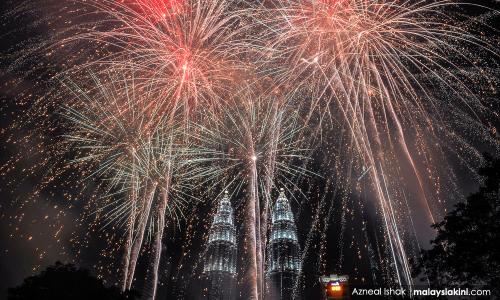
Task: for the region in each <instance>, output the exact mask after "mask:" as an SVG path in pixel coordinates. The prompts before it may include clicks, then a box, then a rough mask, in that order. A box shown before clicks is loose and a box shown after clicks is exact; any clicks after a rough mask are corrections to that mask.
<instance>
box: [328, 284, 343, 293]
mask: <svg viewBox="0 0 500 300" xmlns="http://www.w3.org/2000/svg"><path fill="white" fill-rule="evenodd" d="M330 290H331V291H332V292H341V291H342V287H341V286H340V285H332V286H331V287H330Z"/></svg>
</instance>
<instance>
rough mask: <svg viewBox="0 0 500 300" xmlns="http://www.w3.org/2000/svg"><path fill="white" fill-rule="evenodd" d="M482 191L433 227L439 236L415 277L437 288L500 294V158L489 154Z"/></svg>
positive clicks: (425, 251) (483, 173)
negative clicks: (474, 288)
mask: <svg viewBox="0 0 500 300" xmlns="http://www.w3.org/2000/svg"><path fill="white" fill-rule="evenodd" d="M485 161H486V163H485V164H484V166H483V167H482V168H481V169H480V170H479V175H481V176H482V177H483V183H482V184H481V186H480V187H479V190H478V191H477V192H475V193H473V194H471V195H470V196H468V197H467V201H466V203H462V202H460V203H458V204H457V205H455V207H454V209H453V210H451V211H450V212H449V213H448V214H447V215H446V216H445V218H444V220H443V221H441V222H439V223H436V224H434V225H432V227H433V228H435V229H437V236H436V238H435V239H434V240H432V241H431V245H432V248H431V249H429V250H423V251H422V260H421V261H420V263H419V264H418V265H417V266H416V272H415V276H418V275H424V276H423V277H424V280H425V279H428V280H429V282H430V284H431V286H433V287H445V286H454V287H471V286H473V285H486V286H488V287H489V288H492V289H493V290H495V291H500V159H498V158H496V159H495V158H493V157H491V156H489V155H485Z"/></svg>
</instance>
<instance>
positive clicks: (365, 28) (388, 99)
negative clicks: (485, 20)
mask: <svg viewBox="0 0 500 300" xmlns="http://www.w3.org/2000/svg"><path fill="white" fill-rule="evenodd" d="M454 5H455V4H454V3H453V2H450V1H438V2H426V1H421V2H416V3H411V2H403V3H399V2H396V1H377V0H368V1H364V0H363V1H360V0H359V1H358V0H346V1H310V0H296V1H287V2H286V3H282V2H276V1H275V2H273V5H271V8H268V7H266V8H259V9H257V11H258V12H257V15H258V16H257V17H256V18H257V22H256V23H258V24H259V25H258V26H262V27H264V28H265V29H264V31H265V32H266V36H265V37H264V38H263V39H262V40H264V41H265V43H264V45H263V46H262V48H263V49H269V50H268V51H267V52H264V53H265V54H264V55H263V56H262V59H261V61H262V64H263V65H264V67H263V73H264V74H267V75H269V76H271V77H273V78H274V79H275V82H276V84H277V85H278V86H282V87H285V88H288V87H289V86H290V85H292V86H293V87H294V88H293V90H294V91H295V90H297V89H304V90H305V91H307V92H309V93H310V94H312V95H314V96H313V97H312V98H313V99H311V100H310V101H309V106H310V114H309V115H310V116H312V115H313V112H314V110H319V112H318V113H317V114H318V115H319V116H320V117H323V116H328V115H329V116H330V119H332V122H331V123H332V124H333V125H332V126H335V123H336V122H339V121H338V120H342V121H341V123H343V124H344V125H346V126H347V128H348V129H349V130H348V134H349V135H350V139H351V140H352V141H353V142H354V145H353V146H352V148H354V151H353V152H354V158H355V159H356V160H358V161H359V162H356V164H357V165H364V166H375V165H377V164H379V163H380V164H382V165H381V166H380V168H373V169H372V170H371V172H370V173H371V174H370V176H369V179H370V181H371V185H370V186H371V188H373V189H374V190H375V192H376V195H377V198H378V203H379V204H380V205H381V206H382V205H384V207H383V208H384V210H383V216H382V217H383V219H385V220H386V221H387V222H385V224H386V225H385V226H386V230H387V232H388V234H389V237H390V240H389V244H390V245H389V246H391V247H392V248H393V250H394V251H393V253H394V255H393V256H397V258H396V257H395V260H397V261H398V263H400V264H401V266H402V267H403V269H402V274H403V277H405V281H407V283H409V284H410V283H411V280H410V276H409V275H408V274H409V271H408V267H407V259H406V252H405V251H404V245H403V242H402V237H400V234H399V230H401V229H398V227H399V226H402V225H401V224H400V223H401V221H400V220H399V219H396V218H394V217H390V216H391V214H396V211H398V213H397V214H398V215H400V212H403V211H400V210H402V209H404V208H402V207H400V205H398V207H394V206H393V205H392V201H391V200H388V199H390V198H391V196H390V193H392V192H394V191H397V190H398V189H400V188H402V187H391V189H392V191H391V192H389V190H388V187H387V186H386V188H387V190H386V191H385V192H384V190H385V189H384V188H383V183H382V182H381V180H380V179H379V177H380V176H381V174H384V176H388V177H389V178H390V179H391V180H392V179H393V178H398V177H400V176H399V174H398V171H397V168H394V169H395V170H396V171H394V170H392V169H390V168H389V167H388V166H389V157H392V158H396V159H398V160H399V164H406V163H407V164H409V166H410V169H411V170H412V173H413V178H414V179H415V181H416V183H417V186H418V191H419V195H418V197H417V198H418V199H420V201H421V206H422V207H423V209H424V210H425V214H426V216H427V218H428V220H429V223H432V222H434V215H435V214H439V211H437V210H436V209H437V208H436V207H435V209H434V211H433V209H432V208H433V207H434V205H433V204H432V203H431V201H432V200H433V199H434V197H435V195H428V194H427V193H426V185H427V184H428V182H427V181H426V180H424V179H425V178H424V177H423V176H422V174H421V172H420V171H419V166H417V164H416V157H413V155H412V152H413V149H410V146H412V147H414V148H417V149H419V152H420V153H424V154H423V155H426V156H430V154H431V153H430V149H429V148H422V147H421V145H423V143H422V142H421V141H420V143H418V144H417V143H413V144H409V143H408V141H409V140H411V139H409V138H408V135H409V133H410V132H416V135H417V136H419V137H423V136H425V137H426V139H429V140H433V141H437V142H439V135H437V132H436V131H435V130H434V128H438V127H444V125H443V120H442V118H441V115H440V114H441V112H440V110H441V109H443V108H444V107H447V108H446V109H447V110H451V111H457V112H460V115H464V114H466V115H467V114H468V115H470V116H471V118H477V117H478V113H480V112H483V111H487V108H486V105H485V104H483V103H481V101H479V99H478V96H477V95H476V94H474V93H473V92H472V90H471V89H470V88H469V87H468V86H467V83H468V82H467V80H463V79H462V78H461V77H460V76H459V74H460V72H461V70H462V69H464V68H467V66H471V65H472V68H473V69H474V68H475V69H476V70H477V71H478V72H479V69H478V68H477V67H474V66H473V61H474V59H473V58H477V56H474V55H473V54H472V53H469V52H464V49H471V48H472V49H474V48H480V49H482V50H484V51H485V52H487V53H489V54H491V55H495V56H498V53H497V51H496V50H494V49H493V47H492V46H490V45H489V44H488V42H487V41H486V40H482V39H481V38H480V37H478V36H475V35H473V34H469V33H468V32H467V31H466V30H464V29H462V28H460V27H458V26H455V25H454V24H456V22H454V20H453V19H452V18H451V17H450V15H449V14H448V13H447V12H445V10H447V9H449V10H452V9H453V8H454ZM266 29H268V30H266ZM259 42H261V40H258V41H256V43H257V44H258V43H259ZM464 46H465V47H464ZM466 51H467V50H466ZM451 58H453V61H452V59H451ZM440 73H441V75H440ZM418 74H431V75H432V76H433V80H434V81H437V82H440V83H441V84H442V86H444V87H445V88H446V89H447V90H448V91H449V93H450V94H451V95H454V96H455V97H456V98H457V100H456V101H455V102H454V103H450V104H449V105H448V106H441V105H442V103H441V102H440V101H439V100H440V99H439V97H438V96H437V95H436V93H433V90H432V83H431V81H430V80H423V79H422V78H417V77H418ZM485 76H486V75H485ZM460 92H463V93H460ZM302 100H303V99H298V101H302ZM325 110H328V113H325ZM308 119H309V118H308ZM310 120H312V119H310ZM319 123H323V122H322V121H319ZM480 128H483V129H484V128H485V126H484V125H480ZM456 140H457V141H459V137H458V138H457V139H456ZM462 141H463V143H462V144H461V145H460V146H459V147H458V149H461V148H465V149H470V148H471V144H469V142H468V141H466V140H462ZM417 142H418V141H417ZM491 146H492V147H493V148H494V149H498V146H499V145H498V142H496V141H491ZM347 152H349V151H347ZM460 152H463V151H457V153H459V154H458V155H459V156H460V155H461V153H460ZM396 153H402V157H401V158H398V156H396ZM342 160H343V161H349V160H350V158H349V157H343V158H342ZM425 167H426V169H431V167H427V166H425ZM394 173H395V174H394ZM399 186H400V185H399ZM438 192H439V191H438ZM388 201H389V202H388ZM384 211H385V212H384ZM387 214H388V215H387ZM408 214H409V211H406V213H405V215H408ZM391 228H392V229H391ZM395 267H397V264H395ZM397 273H398V274H399V271H397ZM399 283H400V284H401V280H399Z"/></svg>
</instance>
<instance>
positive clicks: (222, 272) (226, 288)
mask: <svg viewBox="0 0 500 300" xmlns="http://www.w3.org/2000/svg"><path fill="white" fill-rule="evenodd" d="M271 222H272V225H271V232H270V233H269V241H268V243H267V245H268V246H267V249H266V251H267V263H266V266H267V268H266V293H265V296H266V297H265V298H266V299H283V300H286V299H292V293H293V288H294V284H295V281H296V278H297V276H298V273H299V270H300V267H301V266H300V250H299V243H298V239H297V228H296V226H295V221H294V218H293V213H292V210H291V208H290V203H289V202H288V199H287V198H286V197H285V192H284V190H283V189H281V191H280V195H279V197H278V199H277V200H276V203H275V204H274V208H273V211H272V214H271ZM236 249H237V245H236V229H235V226H234V216H233V208H232V207H231V202H230V201H229V196H228V194H227V192H226V193H225V195H224V197H223V198H222V199H221V201H220V202H219V206H218V208H217V213H216V214H215V217H214V220H213V223H212V226H211V228H210V233H209V238H208V246H207V251H206V254H205V264H204V269H203V273H204V275H205V278H206V280H207V282H208V284H207V287H206V296H207V297H208V299H209V300H212V299H219V300H230V299H235V298H236V297H237V296H238V295H236V289H235V284H236V261H237V259H236V258H237V256H236Z"/></svg>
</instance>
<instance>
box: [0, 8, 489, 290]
mask: <svg viewBox="0 0 500 300" xmlns="http://www.w3.org/2000/svg"><path fill="white" fill-rule="evenodd" d="M18 3H21V2H20V1H1V3H0V12H1V13H0V15H3V16H4V17H3V18H1V19H0V20H1V24H0V25H1V27H0V51H1V53H2V54H4V55H3V57H2V59H1V64H0V84H1V86H0V100H1V108H0V130H2V132H1V134H0V138H1V140H0V143H1V145H0V147H1V148H0V165H4V166H5V165H6V164H7V162H8V161H9V159H11V158H12V157H14V156H16V154H17V153H19V151H21V153H22V151H24V150H23V149H26V147H28V148H29V140H26V141H25V142H23V143H21V145H15V144H13V142H12V141H13V140H12V139H10V137H11V136H14V137H16V136H25V135H27V134H28V133H27V131H26V129H24V128H16V129H15V130H14V131H12V130H11V129H12V124H13V122H14V118H15V117H14V116H16V115H18V112H19V111H20V110H19V107H18V106H17V105H16V104H15V99H16V98H17V97H18V96H19V94H21V93H26V92H27V91H29V92H33V93H34V94H36V93H43V92H42V91H40V90H35V91H34V90H33V87H37V88H39V87H40V85H37V83H35V81H38V80H40V78H41V80H43V79H44V78H45V79H46V75H44V74H38V73H36V74H32V75H29V76H23V74H24V73H25V72H26V71H28V70H30V65H29V63H28V64H26V65H22V66H17V68H16V70H12V69H10V68H9V64H10V63H11V61H9V59H10V58H11V56H8V55H7V54H11V53H13V51H12V49H20V48H22V44H23V43H25V42H27V41H29V42H33V41H36V39H41V40H43V39H44V37H45V36H46V35H47V28H46V27H45V26H43V25H39V24H37V25H33V26H32V25H30V24H36V23H37V22H36V21H37V18H38V16H37V15H36V14H26V15H22V17H20V18H12V15H10V14H9V12H11V11H12V9H13V8H14V7H15V5H16V4H18ZM478 3H479V1H478ZM480 3H481V4H484V5H491V6H493V7H496V8H497V9H498V8H499V7H498V2H496V1H486V3H485V2H483V1H481V2H480ZM39 8H40V10H41V11H42V12H43V9H44V7H43V2H40V6H39ZM479 12H480V9H476V8H469V9H468V10H466V11H464V13H466V14H477V13H479ZM496 20H498V17H497V18H496ZM497 23H498V22H497ZM487 34H492V35H495V33H492V32H489V33H487ZM20 45H21V46H20ZM14 52H16V51H14ZM43 59H44V58H43V57H38V58H35V59H34V60H31V61H36V60H43ZM21 78H22V79H21ZM42 86H43V85H42ZM495 109H498V108H495ZM497 112H498V110H497ZM34 126H36V125H34ZM497 128H498V127H497ZM328 146H330V145H328V143H327V144H326V145H323V146H322V147H324V148H323V149H325V148H328ZM319 153H320V154H318V152H316V153H315V154H314V155H315V156H314V160H313V163H312V164H311V166H309V167H310V168H312V169H313V170H315V171H318V172H319V171H321V170H324V169H325V168H328V163H332V162H328V163H326V164H325V161H324V160H323V159H322V158H321V151H320V152H319ZM20 157H21V158H22V159H21V160H20V161H18V162H17V163H16V164H15V165H14V166H15V169H14V170H10V171H9V172H8V173H6V172H3V173H2V174H1V175H3V179H2V180H1V181H0V298H2V297H3V296H4V295H5V294H4V292H5V290H6V288H7V287H12V286H15V285H17V284H19V283H20V282H21V281H22V279H23V278H25V277H27V276H28V275H31V274H33V272H38V271H40V270H41V269H43V267H45V266H47V265H49V264H53V263H54V262H55V261H57V260H61V261H64V262H73V263H76V264H78V265H79V266H83V267H86V268H89V269H91V270H92V271H93V272H94V273H95V274H100V275H103V276H104V278H105V279H106V280H107V282H108V283H110V284H115V283H116V279H117V277H114V276H113V274H116V270H117V266H118V262H119V255H117V256H116V257H115V258H113V257H103V256H102V255H101V254H102V253H107V252H106V251H105V249H106V248H107V246H108V245H107V244H106V238H105V236H106V235H107V234H109V232H108V231H106V230H104V231H101V232H88V230H89V227H88V226H86V225H87V224H86V223H85V222H81V213H82V211H83V210H84V205H85V203H84V200H85V199H76V201H74V202H71V203H69V202H68V198H71V197H75V196H76V195H80V190H78V189H76V188H74V189H71V188H67V189H58V188H55V189H48V190H46V191H44V192H42V193H41V194H39V195H35V196H33V191H34V190H36V189H37V188H36V186H37V184H38V183H39V179H40V178H41V177H42V176H43V174H44V171H45V170H37V171H36V172H35V173H34V174H33V175H31V176H30V177H26V178H23V177H24V176H25V175H22V172H20V171H18V170H21V169H23V168H25V167H26V166H29V165H33V164H37V161H39V160H40V159H42V158H41V157H40V156H37V155H26V156H24V155H21V156H20ZM4 169H5V167H4V168H3V169H1V170H2V171H5V170H4ZM464 174H465V173H464ZM458 175H459V176H460V174H458ZM20 179H22V180H20ZM70 181H71V180H68V184H67V185H71V182H70ZM11 183H12V184H11ZM461 185H462V188H464V189H465V190H466V192H470V191H472V190H474V189H475V188H476V186H477V185H476V183H475V182H473V181H471V180H466V179H465V180H462V181H461ZM91 186H92V185H91ZM334 186H335V185H334V184H331V181H330V182H329V183H328V184H327V181H326V179H324V178H315V179H313V180H307V181H304V182H303V183H302V187H303V191H304V193H305V194H306V195H307V197H308V199H301V198H299V199H298V200H297V201H296V202H292V206H293V210H294V213H295V216H296V221H297V225H298V232H299V241H300V243H301V246H302V248H304V247H305V244H306V240H307V238H308V236H309V232H310V228H311V225H312V224H316V225H317V226H318V227H320V228H325V229H326V230H320V231H318V232H317V233H315V234H313V235H311V236H309V238H310V239H311V240H310V241H311V242H310V244H309V248H308V255H307V256H306V258H305V261H304V262H303V265H304V266H306V267H305V269H304V275H305V281H304V282H305V286H306V291H305V294H308V295H317V293H318V291H319V289H318V285H317V276H318V275H320V274H327V273H344V274H349V275H350V276H351V278H352V280H353V282H357V283H361V282H363V280H364V282H365V283H381V282H382V281H383V280H384V279H383V276H384V274H383V272H382V271H381V270H374V269H373V268H372V269H371V267H370V266H371V264H370V261H369V256H370V255H371V254H370V251H374V252H375V254H374V257H377V256H383V255H384V253H383V250H380V249H378V250H377V247H376V246H375V245H377V240H379V239H383V237H382V236H381V232H380V230H379V228H380V227H381V223H380V220H378V219H377V218H376V216H375V214H373V213H372V212H373V211H374V210H375V208H374V207H373V201H371V200H372V199H370V195H368V194H366V193H365V194H363V193H361V194H358V193H356V192H353V193H349V194H345V193H344V194H342V193H340V192H336V191H335V188H334ZM326 187H328V188H326ZM68 194H69V195H71V196H68ZM343 197H344V198H343ZM345 197H347V198H348V199H349V200H347V201H345V202H344V203H347V204H346V205H347V206H343V200H342V199H345ZM306 200H307V201H306ZM359 203H363V204H364V207H363V208H361V207H359ZM211 204H212V202H211V201H206V202H205V203H201V204H199V205H197V206H195V207H192V208H190V212H192V213H191V214H189V215H190V216H191V217H188V219H187V220H186V221H184V223H183V224H182V225H183V226H182V227H181V230H179V229H178V228H176V227H175V226H172V225H171V224H170V226H169V228H168V230H167V231H168V232H167V236H168V237H169V238H168V239H166V240H165V249H164V252H165V254H164V255H163V262H162V265H161V270H162V274H161V282H162V286H161V287H160V297H159V298H163V297H166V296H173V295H179V294H182V292H180V290H184V291H191V292H192V291H193V290H196V288H197V287H199V284H200V283H199V281H198V279H197V278H198V276H199V275H200V274H201V271H200V267H201V263H200V262H201V260H200V257H199V253H200V252H202V249H203V237H204V233H205V229H206V222H205V221H206V220H205V218H206V216H207V215H209V212H210V211H211V210H212V209H213V207H212V205H211ZM233 205H234V206H235V207H236V210H237V211H238V208H239V205H240V204H239V199H238V198H236V199H233ZM346 209H348V210H349V212H350V213H347V214H346V213H345V210H346ZM240 211H241V210H240ZM315 216H318V219H319V220H320V221H319V223H315ZM240 219H241V216H240V218H238V216H237V226H238V230H239V232H241V231H242V230H241V222H239V221H238V220H240ZM76 220H78V221H76ZM85 220H86V221H88V222H90V221H91V220H92V219H91V218H90V217H89V218H87V219H85ZM363 221H366V228H367V231H366V235H365V232H364V231H363V230H362V229H363V228H362V226H360V224H361V222H363ZM419 221H422V220H417V222H419ZM342 222H345V224H346V225H345V232H344V234H343V236H341V234H340V233H341V223H342ZM188 224H190V225H191V227H190V231H188V232H186V231H185V230H184V229H185V228H187V225H188ZM426 226H427V223H426V222H425V221H423V222H420V224H417V227H418V228H419V229H421V230H422V231H424V232H425V231H429V230H430V229H428V227H426ZM186 235H189V236H190V238H189V239H187V238H186ZM423 236H424V238H422V240H421V241H420V242H422V243H424V244H425V243H426V241H428V239H429V238H430V235H429V234H423ZM75 241H83V242H75ZM187 241H190V242H187ZM366 241H368V244H370V245H371V248H372V249H370V247H367V243H366ZM322 247H323V248H322ZM186 249H189V254H188V255H187V257H185V258H182V256H183V255H182V254H183V253H184V252H186ZM240 253H241V252H240ZM320 253H325V254H326V259H324V260H323V262H324V264H320V262H319V254H320ZM358 253H361V254H360V255H358ZM112 263H114V264H112ZM146 265H147V261H145V260H143V261H141V262H140V267H139V270H138V273H137V274H146V273H147V272H146V270H145V269H146V268H145V266H146ZM181 265H182V267H181ZM103 266H104V267H103ZM101 267H103V268H102V269H100V268H101ZM146 276H147V275H139V276H138V283H137V285H136V286H137V288H138V289H139V290H140V289H141V285H142V282H143V281H144V278H146ZM191 292H188V293H191Z"/></svg>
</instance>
